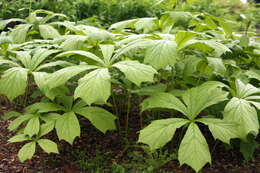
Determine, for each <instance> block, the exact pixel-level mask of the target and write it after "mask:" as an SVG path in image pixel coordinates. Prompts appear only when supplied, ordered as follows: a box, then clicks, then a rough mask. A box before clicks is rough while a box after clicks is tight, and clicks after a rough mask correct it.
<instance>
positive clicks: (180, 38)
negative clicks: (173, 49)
mask: <svg viewBox="0 0 260 173" xmlns="http://www.w3.org/2000/svg"><path fill="white" fill-rule="evenodd" d="M196 35H197V33H195V32H191V31H179V32H178V33H177V34H176V37H175V41H176V43H177V45H178V49H181V48H182V47H183V46H184V44H185V43H186V42H187V41H189V40H191V39H192V38H194V37H195V36H196Z"/></svg>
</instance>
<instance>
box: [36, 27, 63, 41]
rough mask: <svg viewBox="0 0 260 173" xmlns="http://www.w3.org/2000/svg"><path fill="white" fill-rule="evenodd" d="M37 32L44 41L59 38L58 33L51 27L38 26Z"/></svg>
mask: <svg viewBox="0 0 260 173" xmlns="http://www.w3.org/2000/svg"><path fill="white" fill-rule="evenodd" d="M39 30H40V34H41V36H42V38H44V39H55V38H58V37H60V33H59V32H58V31H57V30H56V29H55V28H54V27H53V26H51V25H47V24H46V25H39Z"/></svg>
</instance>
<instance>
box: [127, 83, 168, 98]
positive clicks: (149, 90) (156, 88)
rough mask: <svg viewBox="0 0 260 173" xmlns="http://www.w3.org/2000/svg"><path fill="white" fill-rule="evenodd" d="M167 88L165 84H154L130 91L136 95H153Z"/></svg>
mask: <svg viewBox="0 0 260 173" xmlns="http://www.w3.org/2000/svg"><path fill="white" fill-rule="evenodd" d="M166 89H167V86H166V84H162V83H159V84H156V85H151V86H146V87H142V88H140V89H136V90H132V91H131V92H132V93H136V94H138V95H150V96H151V95H154V94H155V93H162V92H165V91H166Z"/></svg>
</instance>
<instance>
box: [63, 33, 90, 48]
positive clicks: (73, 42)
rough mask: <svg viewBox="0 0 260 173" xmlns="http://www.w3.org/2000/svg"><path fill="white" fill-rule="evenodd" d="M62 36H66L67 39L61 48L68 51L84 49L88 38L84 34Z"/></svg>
mask: <svg viewBox="0 0 260 173" xmlns="http://www.w3.org/2000/svg"><path fill="white" fill-rule="evenodd" d="M62 38H65V41H64V42H62V44H61V45H60V48H61V49H62V50H66V51H70V50H80V49H82V48H83V47H84V42H85V41H86V40H87V37H86V36H82V35H65V36H62Z"/></svg>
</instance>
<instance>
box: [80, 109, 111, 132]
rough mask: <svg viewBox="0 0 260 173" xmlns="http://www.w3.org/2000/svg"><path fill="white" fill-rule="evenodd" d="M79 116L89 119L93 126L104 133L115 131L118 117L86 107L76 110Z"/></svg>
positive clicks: (101, 110)
mask: <svg viewBox="0 0 260 173" xmlns="http://www.w3.org/2000/svg"><path fill="white" fill-rule="evenodd" d="M75 112H76V113H77V114H80V115H82V116H84V117H85V118H87V119H88V120H89V121H90V122H91V124H93V125H94V126H95V127H96V128H97V129H98V130H100V131H101V132H102V133H106V131H107V130H115V129H116V125H115V119H116V116H114V115H113V114H111V113H110V112H108V111H106V110H105V109H102V108H99V107H84V108H80V109H75Z"/></svg>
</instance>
